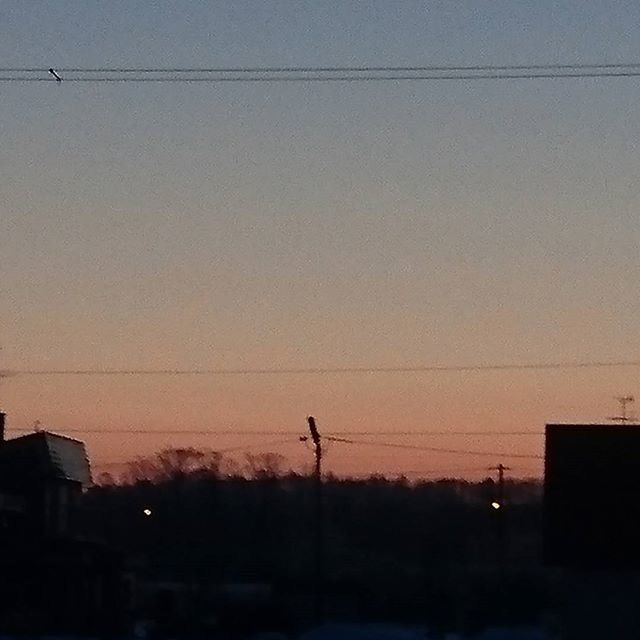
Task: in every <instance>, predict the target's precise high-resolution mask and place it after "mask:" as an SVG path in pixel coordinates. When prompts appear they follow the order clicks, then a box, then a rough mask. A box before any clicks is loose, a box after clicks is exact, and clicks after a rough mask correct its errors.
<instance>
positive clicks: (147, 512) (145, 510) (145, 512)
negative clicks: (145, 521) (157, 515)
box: [142, 508, 151, 517]
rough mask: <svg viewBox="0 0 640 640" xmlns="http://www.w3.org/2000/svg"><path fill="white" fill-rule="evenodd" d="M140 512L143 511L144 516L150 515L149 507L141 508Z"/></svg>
mask: <svg viewBox="0 0 640 640" xmlns="http://www.w3.org/2000/svg"><path fill="white" fill-rule="evenodd" d="M142 513H144V515H145V516H147V517H149V516H150V515H151V509H148V508H147V509H143V511H142Z"/></svg>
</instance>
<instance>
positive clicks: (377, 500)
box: [83, 449, 546, 626]
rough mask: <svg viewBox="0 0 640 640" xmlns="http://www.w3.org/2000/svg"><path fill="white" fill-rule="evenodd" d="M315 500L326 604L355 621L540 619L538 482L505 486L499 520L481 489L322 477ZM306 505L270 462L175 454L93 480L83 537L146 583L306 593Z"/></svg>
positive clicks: (299, 480) (304, 483)
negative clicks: (113, 550)
mask: <svg viewBox="0 0 640 640" xmlns="http://www.w3.org/2000/svg"><path fill="white" fill-rule="evenodd" d="M323 491H324V507H325V508H324V514H325V535H326V591H327V594H328V597H329V599H330V600H331V598H332V594H333V596H335V600H336V601H338V600H340V598H342V600H343V601H345V602H346V601H348V602H351V603H352V608H353V610H354V614H355V613H357V615H358V616H363V617H365V618H368V619H373V618H379V619H385V620H389V619H397V620H404V621H425V620H428V621H429V622H431V623H432V624H434V623H435V622H437V621H438V620H440V621H441V622H442V624H443V625H445V626H446V624H448V623H451V620H452V619H453V618H454V617H456V616H459V615H460V608H461V606H462V607H463V608H467V609H472V610H473V611H474V612H475V613H474V614H473V615H472V616H471V618H474V619H478V618H479V619H481V618H483V616H488V617H489V618H491V617H492V616H495V615H498V614H500V612H502V614H504V613H505V611H508V615H509V616H512V617H514V618H515V619H516V620H515V621H531V620H533V619H535V618H536V617H537V616H538V615H539V614H540V613H541V611H542V609H543V608H544V600H545V597H546V595H545V591H546V586H545V583H544V580H543V577H542V574H541V573H540V544H541V526H540V517H541V513H540V511H541V501H540V486H539V484H538V483H536V482H534V481H531V482H524V481H508V482H507V485H506V491H505V495H506V500H505V504H503V505H501V507H502V508H501V509H494V508H492V506H491V502H492V501H495V500H496V497H497V487H496V485H495V483H494V481H493V480H491V479H487V480H485V481H482V482H477V483H471V482H465V481H462V480H455V479H451V480H446V479H445V480H439V481H434V482H418V483H411V482H408V481H407V480H405V479H400V480H389V479H385V478H384V477H377V476H374V477H371V478H368V479H339V478H335V477H331V476H329V477H327V478H325V481H324V490H323ZM313 499H314V493H313V482H312V479H311V478H310V477H309V476H307V475H304V474H299V473H295V472H293V471H291V470H290V469H289V468H288V467H287V464H286V460H285V459H284V458H282V457H281V456H279V455H277V454H261V455H256V456H254V455H248V456H246V457H245V459H244V460H243V461H242V462H238V461H234V460H229V459H227V458H225V457H224V456H222V455H220V454H218V453H216V452H212V451H200V450H194V449H173V450H166V451H163V452H161V453H159V454H158V455H156V456H152V457H150V458H145V459H138V460H135V461H133V462H131V463H130V464H129V465H128V466H127V468H126V469H125V470H124V472H123V474H122V476H121V477H120V478H119V479H118V480H117V481H116V480H115V479H114V478H112V477H106V476H103V477H101V478H100V484H99V485H98V486H95V487H94V488H92V489H91V490H90V491H89V492H88V493H87V494H86V495H85V498H84V510H83V512H84V526H85V528H86V531H87V533H89V534H90V535H93V536H97V537H100V538H102V539H104V540H106V541H108V542H109V543H110V544H112V545H114V546H116V547H118V548H120V549H122V550H123V551H124V552H125V553H126V554H127V557H129V558H133V559H135V562H136V563H137V565H136V566H137V567H138V570H140V571H143V572H145V573H146V575H148V576H151V577H155V578H158V579H165V580H167V579H171V580H185V581H191V582H192V583H193V584H198V585H204V584H230V583H265V584H269V585H272V586H273V587H274V588H275V589H276V590H280V591H286V590H294V591H295V590H299V591H304V590H305V589H306V590H310V589H311V584H312V581H313V576H314V553H313V543H314V532H315V527H316V524H317V523H316V520H315V517H314V516H315V510H314V502H313ZM505 598H506V599H507V600H506V602H507V604H508V606H505ZM498 603H502V604H501V605H500V607H499V606H498ZM499 610H500V611H499ZM447 621H448V622H447Z"/></svg>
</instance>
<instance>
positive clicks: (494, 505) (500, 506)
mask: <svg viewBox="0 0 640 640" xmlns="http://www.w3.org/2000/svg"><path fill="white" fill-rule="evenodd" d="M491 507H492V508H493V509H495V510H496V511H497V510H498V509H501V508H502V505H501V504H500V503H499V502H492V503H491Z"/></svg>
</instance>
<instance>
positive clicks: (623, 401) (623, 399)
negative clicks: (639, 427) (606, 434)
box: [611, 395, 635, 422]
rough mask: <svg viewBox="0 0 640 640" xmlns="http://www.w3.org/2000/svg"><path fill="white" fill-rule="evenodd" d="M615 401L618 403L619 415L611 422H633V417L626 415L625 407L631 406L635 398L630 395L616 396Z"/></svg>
mask: <svg viewBox="0 0 640 640" xmlns="http://www.w3.org/2000/svg"><path fill="white" fill-rule="evenodd" d="M616 400H617V401H618V402H619V403H620V415H619V416H614V417H613V418H611V420H616V421H617V422H629V421H630V420H633V417H632V416H630V415H629V414H628V413H627V405H629V404H633V403H634V402H635V398H634V397H633V396H631V395H628V396H618V397H617V398H616Z"/></svg>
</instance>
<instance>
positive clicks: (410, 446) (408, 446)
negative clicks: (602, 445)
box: [325, 436, 544, 460]
mask: <svg viewBox="0 0 640 640" xmlns="http://www.w3.org/2000/svg"><path fill="white" fill-rule="evenodd" d="M325 439H326V440H329V441H330V442H341V443H343V444H352V445H362V446H368V447H386V448H391V449H405V450H409V451H430V452H432V453H449V454H453V455H465V456H487V457H491V458H496V457H502V458H523V459H531V460H543V459H544V456H541V455H535V454H524V453H505V452H503V451H500V452H496V451H474V450H470V449H445V448H441V447H423V446H421V445H414V444H399V443H397V442H372V441H368V440H352V439H349V438H335V437H331V436H326V437H325Z"/></svg>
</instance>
